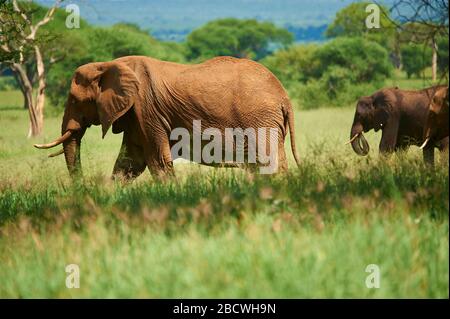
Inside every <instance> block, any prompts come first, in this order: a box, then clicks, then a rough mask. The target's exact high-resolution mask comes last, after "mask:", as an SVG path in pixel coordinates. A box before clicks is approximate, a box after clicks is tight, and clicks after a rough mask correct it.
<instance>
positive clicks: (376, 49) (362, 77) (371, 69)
mask: <svg viewBox="0 0 450 319" xmlns="http://www.w3.org/2000/svg"><path fill="white" fill-rule="evenodd" d="M262 63H263V64H265V65H266V66H267V67H268V68H269V69H270V70H271V71H272V72H273V73H274V74H275V75H276V76H277V77H278V78H279V79H280V81H281V82H282V83H283V85H284V86H285V87H286V89H287V90H288V92H289V95H290V97H291V98H292V99H293V100H294V101H295V102H296V103H295V104H297V105H300V107H301V108H303V109H311V108H318V107H321V106H341V105H346V104H348V103H352V102H353V101H355V100H356V99H357V98H358V97H359V96H361V95H368V94H370V93H371V92H372V91H374V90H376V89H378V88H379V87H380V86H382V85H383V82H384V80H385V79H386V78H387V77H389V76H390V75H391V72H392V65H391V63H390V61H389V56H388V53H387V51H386V50H385V49H384V48H383V47H382V46H380V45H379V44H377V43H374V42H370V41H368V40H365V39H363V38H344V37H340V38H337V39H335V40H332V41H330V42H328V43H326V44H324V45H322V46H317V45H300V46H293V47H290V48H288V49H286V50H282V51H278V52H277V53H275V54H274V55H272V56H269V57H267V58H265V59H263V60H262Z"/></svg>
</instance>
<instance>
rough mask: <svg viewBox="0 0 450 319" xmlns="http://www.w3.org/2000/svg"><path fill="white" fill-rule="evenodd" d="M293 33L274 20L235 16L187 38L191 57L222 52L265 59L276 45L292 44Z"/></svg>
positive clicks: (214, 23) (201, 57)
mask: <svg viewBox="0 0 450 319" xmlns="http://www.w3.org/2000/svg"><path fill="white" fill-rule="evenodd" d="M293 39H294V37H293V35H292V34H291V33H290V32H289V31H287V30H286V29H284V28H278V27H276V26H275V25H274V24H273V23H270V22H258V21H256V20H254V19H250V20H240V19H234V18H227V19H219V20H214V21H211V22H209V23H207V24H205V25H204V26H202V27H200V28H198V29H196V30H194V31H193V32H192V33H191V34H189V36H188V37H187V41H186V44H187V47H188V50H189V52H188V54H189V58H190V59H207V58H211V57H214V56H219V55H229V56H234V57H240V58H252V59H256V60H258V59H261V58H263V57H265V56H266V55H268V54H269V53H270V52H271V51H272V50H273V49H274V48H278V47H283V46H286V45H288V44H290V43H292V41H293Z"/></svg>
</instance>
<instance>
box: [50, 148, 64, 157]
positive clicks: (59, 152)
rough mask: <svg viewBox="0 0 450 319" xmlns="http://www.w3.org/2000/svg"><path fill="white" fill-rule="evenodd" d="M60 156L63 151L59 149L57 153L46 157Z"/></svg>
mask: <svg viewBox="0 0 450 319" xmlns="http://www.w3.org/2000/svg"><path fill="white" fill-rule="evenodd" d="M61 154H64V149H60V150H59V151H57V152H55V153H51V154H50V155H49V156H48V157H56V156H58V155H61Z"/></svg>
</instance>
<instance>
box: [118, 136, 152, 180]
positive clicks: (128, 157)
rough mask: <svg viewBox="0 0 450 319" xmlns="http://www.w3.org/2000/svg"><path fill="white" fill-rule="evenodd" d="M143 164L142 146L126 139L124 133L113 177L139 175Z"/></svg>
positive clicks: (128, 177)
mask: <svg viewBox="0 0 450 319" xmlns="http://www.w3.org/2000/svg"><path fill="white" fill-rule="evenodd" d="M145 166H146V165H145V159H144V152H143V150H142V148H141V147H139V146H138V145H135V144H133V143H131V142H130V141H128V139H127V136H126V134H124V138H123V141H122V147H121V148H120V153H119V156H118V157H117V160H116V163H115V165H114V170H113V177H116V176H121V177H123V178H125V179H133V178H136V177H138V176H139V175H141V173H142V172H143V171H144V169H145Z"/></svg>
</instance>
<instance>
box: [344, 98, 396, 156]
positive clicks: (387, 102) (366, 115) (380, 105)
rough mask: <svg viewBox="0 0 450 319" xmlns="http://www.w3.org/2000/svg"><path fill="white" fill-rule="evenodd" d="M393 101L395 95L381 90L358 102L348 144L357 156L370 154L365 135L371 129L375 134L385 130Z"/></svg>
mask: <svg viewBox="0 0 450 319" xmlns="http://www.w3.org/2000/svg"><path fill="white" fill-rule="evenodd" d="M393 99H394V94H392V93H391V92H390V91H388V90H381V91H378V92H376V93H375V94H373V95H371V96H363V97H361V98H360V99H359V100H358V102H357V104H356V111H355V117H354V119H353V124H352V128H351V131H350V141H349V142H348V143H350V144H351V145H352V148H353V150H354V151H355V153H356V154H358V155H361V156H365V155H367V154H368V153H369V149H370V147H369V143H367V140H366V139H365V137H364V134H363V133H365V132H368V131H370V130H371V129H374V130H375V132H377V131H378V130H380V129H383V126H385V125H386V123H387V121H388V119H389V116H390V113H391V109H392V108H391V105H392V103H393V101H392V100H393Z"/></svg>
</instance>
